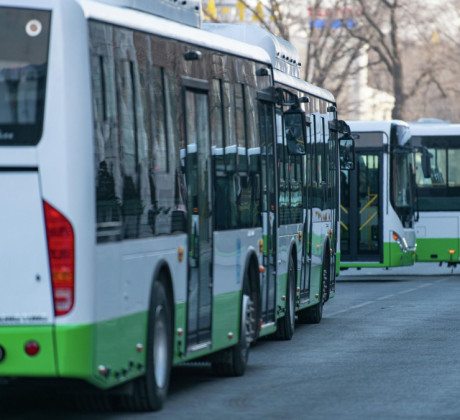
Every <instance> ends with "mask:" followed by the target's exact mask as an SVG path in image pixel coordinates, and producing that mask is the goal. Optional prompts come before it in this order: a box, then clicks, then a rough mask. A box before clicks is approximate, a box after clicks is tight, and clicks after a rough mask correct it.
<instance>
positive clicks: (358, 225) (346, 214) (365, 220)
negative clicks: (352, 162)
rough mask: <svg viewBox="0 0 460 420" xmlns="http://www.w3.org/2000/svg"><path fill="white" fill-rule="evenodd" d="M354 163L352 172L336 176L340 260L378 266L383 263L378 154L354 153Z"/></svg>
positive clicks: (379, 153) (375, 152) (379, 155)
mask: <svg viewBox="0 0 460 420" xmlns="http://www.w3.org/2000/svg"><path fill="white" fill-rule="evenodd" d="M356 162H357V163H358V165H357V167H356V168H355V170H353V171H342V172H341V174H340V176H341V201H340V211H341V222H340V224H341V235H340V238H341V239H340V249H341V260H342V261H343V262H345V263H346V262H353V261H368V262H376V263H380V262H382V261H383V231H382V225H383V223H382V212H381V202H382V200H381V189H382V182H383V178H382V164H381V162H382V153H381V152H380V151H363V150H357V151H356Z"/></svg>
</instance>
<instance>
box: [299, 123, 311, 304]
mask: <svg viewBox="0 0 460 420" xmlns="http://www.w3.org/2000/svg"><path fill="white" fill-rule="evenodd" d="M311 130H312V128H311V125H310V126H307V138H306V140H307V144H306V153H305V155H304V156H303V161H304V164H303V181H302V184H303V194H302V201H303V205H302V207H303V213H304V214H303V233H302V273H301V280H300V303H305V302H308V300H309V298H310V271H311V243H312V238H311V235H312V203H313V188H312V170H313V167H314V164H313V156H314V155H313V147H312V134H311Z"/></svg>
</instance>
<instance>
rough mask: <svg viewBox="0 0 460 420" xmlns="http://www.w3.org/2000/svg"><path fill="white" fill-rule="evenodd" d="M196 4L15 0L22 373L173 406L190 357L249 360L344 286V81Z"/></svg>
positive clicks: (12, 308)
mask: <svg viewBox="0 0 460 420" xmlns="http://www.w3.org/2000/svg"><path fill="white" fill-rule="evenodd" d="M109 3H111V4H109ZM178 3H180V4H178ZM178 3H175V2H169V1H161V0H158V1H156V2H153V1H152V2H138V1H133V0H119V1H115V0H113V1H109V0H106V1H105V2H101V1H86V0H68V1H62V0H0V42H1V44H2V48H1V49H0V92H1V94H0V149H1V153H0V192H1V197H2V198H1V199H0V200H1V206H0V207H1V214H2V217H1V218H0V231H1V232H2V238H3V239H2V241H1V244H2V245H1V250H2V252H1V254H2V258H1V259H0V276H1V278H2V281H1V282H0V377H1V379H2V384H6V386H8V387H9V388H14V387H15V386H16V385H17V386H20V385H21V384H23V383H25V382H28V381H29V380H37V379H39V380H41V379H42V380H43V382H44V383H45V382H46V383H51V384H55V383H57V384H58V385H59V389H66V388H67V386H68V388H67V389H70V390H72V391H73V390H76V389H78V390H80V391H81V392H80V394H79V395H82V396H87V397H88V398H87V399H84V401H87V402H95V401H97V402H98V403H100V404H102V405H105V404H109V403H112V402H113V401H116V402H117V404H119V405H120V406H121V407H124V408H126V409H130V410H155V409H159V408H160V407H161V406H162V404H163V403H164V401H165V398H166V394H167V390H168V386H169V381H170V370H171V367H172V366H174V365H177V364H180V363H183V362H188V361H192V360H198V359H199V360H206V361H208V362H210V363H212V366H213V369H214V371H215V372H216V373H218V374H223V375H235V376H239V375H242V374H243V373H244V371H245V367H246V363H247V359H248V352H249V347H250V344H251V342H252V341H254V340H255V339H257V338H258V337H259V336H263V335H268V334H275V333H276V334H277V336H278V337H279V338H281V339H289V338H291V336H292V334H293V330H294V321H295V313H296V312H297V313H298V317H299V320H300V321H304V322H319V321H320V320H321V316H322V307H323V304H324V303H325V302H326V300H327V299H328V298H329V297H332V296H333V295H334V291H335V272H336V261H337V253H338V247H339V243H338V241H339V236H338V235H339V231H338V226H339V211H338V205H339V202H338V183H339V169H340V168H339V140H340V134H341V133H342V132H344V131H345V130H346V125H345V124H344V123H343V122H340V121H338V120H337V113H336V104H335V101H334V98H333V96H332V95H331V94H330V93H329V92H327V91H325V90H323V89H320V88H318V87H315V86H312V85H310V84H308V83H306V82H304V81H302V80H301V79H300V78H299V73H300V71H299V67H300V63H299V61H298V57H297V56H296V55H295V50H294V49H293V48H292V47H291V46H290V45H289V44H287V43H285V42H283V41H282V40H279V39H278V38H275V37H273V36H271V35H269V34H267V33H266V32H264V31H262V30H255V32H254V34H253V36H252V39H251V43H248V42H241V41H238V40H235V39H232V38H231V37H227V36H225V32H226V31H227V30H224V31H223V33H222V34H217V33H216V32H219V31H220V30H219V29H217V28H212V27H208V28H207V29H206V30H204V29H202V28H201V23H200V18H201V9H200V3H199V2H197V1H195V2H190V1H189V2H187V3H185V2H178ZM158 15H160V16H158ZM228 31H230V29H229V28H228ZM230 32H231V31H230ZM256 34H258V35H257V36H256ZM259 41H260V42H259ZM257 43H259V44H260V45H261V46H257V45H256V44H257ZM350 142H351V143H352V141H351V140H350V139H349V138H348V137H347V136H346V135H345V136H344V137H343V143H350ZM340 143H342V140H340ZM346 163H347V162H344V164H346ZM46 379H47V380H46ZM45 380H46V381H45ZM93 391H94V392H93ZM96 391H97V392H96ZM93 394H94V395H93Z"/></svg>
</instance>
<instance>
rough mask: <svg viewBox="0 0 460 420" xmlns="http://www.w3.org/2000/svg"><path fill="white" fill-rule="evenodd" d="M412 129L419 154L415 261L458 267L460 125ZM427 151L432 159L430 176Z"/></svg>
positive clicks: (436, 123)
mask: <svg viewBox="0 0 460 420" xmlns="http://www.w3.org/2000/svg"><path fill="white" fill-rule="evenodd" d="M409 125H410V130H411V135H412V138H411V144H412V146H413V147H415V148H416V149H417V150H418V152H417V155H416V156H417V177H416V186H417V198H418V212H419V220H418V221H417V223H416V224H415V229H416V234H417V253H416V258H417V261H418V262H436V263H440V264H442V263H446V264H447V266H455V265H456V264H457V263H458V262H459V260H460V255H459V253H460V244H459V240H460V239H459V238H460V124H449V123H445V122H443V121H439V120H434V121H433V120H429V119H428V120H419V122H414V123H410V124H409ZM424 150H425V151H426V150H427V151H428V153H429V154H430V155H431V156H430V161H431V165H430V168H431V170H430V171H429V173H428V175H427V176H424V173H423V171H422V167H423V156H424V152H423V151H424ZM425 175H426V174H425Z"/></svg>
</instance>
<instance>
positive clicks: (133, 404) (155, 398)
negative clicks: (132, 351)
mask: <svg viewBox="0 0 460 420" xmlns="http://www.w3.org/2000/svg"><path fill="white" fill-rule="evenodd" d="M171 310H172V308H171V306H170V303H169V300H168V297H167V294H166V290H165V287H164V285H163V283H162V282H161V281H156V282H155V284H154V286H153V293H152V297H151V301H150V310H149V321H148V329H149V330H148V335H147V356H146V372H145V375H144V376H142V377H140V378H138V379H136V380H135V381H134V383H133V387H132V388H133V389H132V392H131V393H130V394H129V395H123V396H121V397H120V403H121V407H122V408H123V409H125V410H129V411H157V410H159V409H161V408H162V407H163V404H164V402H165V400H166V397H167V394H168V388H169V381H170V374H171V364H172V353H173V352H172V346H173V335H172V315H171V314H172V312H171Z"/></svg>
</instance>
